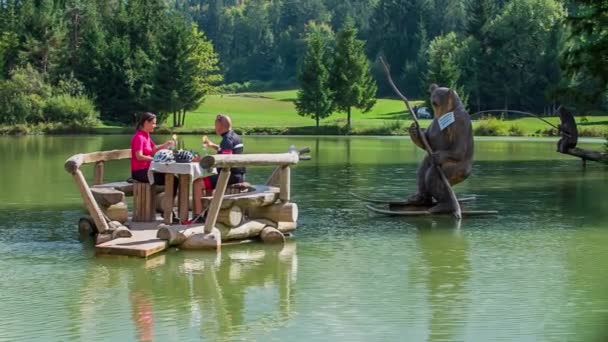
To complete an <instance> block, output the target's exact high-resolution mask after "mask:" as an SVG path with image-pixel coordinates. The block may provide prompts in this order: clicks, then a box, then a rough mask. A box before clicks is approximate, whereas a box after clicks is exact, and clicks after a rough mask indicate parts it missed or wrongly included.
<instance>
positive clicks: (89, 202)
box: [73, 169, 108, 233]
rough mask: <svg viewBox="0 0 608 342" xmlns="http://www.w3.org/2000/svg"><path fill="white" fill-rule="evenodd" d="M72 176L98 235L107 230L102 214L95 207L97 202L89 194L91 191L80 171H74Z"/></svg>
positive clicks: (97, 207)
mask: <svg viewBox="0 0 608 342" xmlns="http://www.w3.org/2000/svg"><path fill="white" fill-rule="evenodd" d="M73 176H74V180H75V181H76V185H77V186H78V190H80V195H81V196H82V200H83V201H84V204H85V206H86V208H87V211H88V212H89V215H90V216H91V218H92V219H93V222H94V223H95V226H96V227H97V231H98V232H99V233H104V232H105V231H106V230H108V223H107V222H106V219H105V218H104V217H103V212H102V211H101V209H100V208H99V206H98V205H97V202H96V201H95V198H94V197H93V194H92V193H91V189H90V188H89V185H88V184H87V181H86V180H85V179H84V175H83V174H82V171H80V169H76V171H75V172H74V173H73Z"/></svg>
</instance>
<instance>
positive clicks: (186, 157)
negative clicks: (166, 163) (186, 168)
mask: <svg viewBox="0 0 608 342" xmlns="http://www.w3.org/2000/svg"><path fill="white" fill-rule="evenodd" d="M174 155H175V162H176V163H191V162H192V159H194V154H193V153H192V152H191V151H187V150H179V151H177V152H175V154H174Z"/></svg>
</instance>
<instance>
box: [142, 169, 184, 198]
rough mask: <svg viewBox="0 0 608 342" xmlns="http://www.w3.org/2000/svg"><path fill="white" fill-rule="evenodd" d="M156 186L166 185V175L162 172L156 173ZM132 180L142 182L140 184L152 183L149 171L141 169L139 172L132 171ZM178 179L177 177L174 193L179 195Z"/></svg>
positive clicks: (174, 183)
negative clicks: (149, 178)
mask: <svg viewBox="0 0 608 342" xmlns="http://www.w3.org/2000/svg"><path fill="white" fill-rule="evenodd" d="M153 174H154V184H155V185H165V174H164V173H160V172H154V173H153ZM131 178H133V179H134V180H136V181H138V182H140V183H150V181H149V180H148V169H141V170H137V171H131ZM178 185H179V184H178V178H177V177H175V181H174V182H173V193H174V194H175V193H177V187H178Z"/></svg>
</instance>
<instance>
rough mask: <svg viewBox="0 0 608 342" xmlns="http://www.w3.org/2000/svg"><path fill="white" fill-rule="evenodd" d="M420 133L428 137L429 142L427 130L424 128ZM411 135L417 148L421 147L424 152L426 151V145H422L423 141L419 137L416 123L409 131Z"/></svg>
mask: <svg viewBox="0 0 608 342" xmlns="http://www.w3.org/2000/svg"><path fill="white" fill-rule="evenodd" d="M420 131H422V134H424V135H425V136H426V138H427V141H428V139H429V136H428V134H427V131H426V129H424V128H420ZM409 134H410V139H411V140H412V142H413V143H414V144H415V145H416V146H418V147H420V148H421V149H423V150H424V149H425V148H424V144H423V143H422V140H420V136H419V135H418V129H417V127H416V124H415V123H413V124H412V125H411V126H410V129H409Z"/></svg>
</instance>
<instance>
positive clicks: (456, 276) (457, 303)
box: [413, 218, 471, 341]
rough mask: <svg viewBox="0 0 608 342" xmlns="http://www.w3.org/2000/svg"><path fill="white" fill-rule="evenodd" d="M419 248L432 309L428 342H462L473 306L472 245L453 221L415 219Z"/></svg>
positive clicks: (446, 219)
mask: <svg viewBox="0 0 608 342" xmlns="http://www.w3.org/2000/svg"><path fill="white" fill-rule="evenodd" d="M413 224H414V225H415V227H416V230H417V234H416V238H417V245H418V247H419V248H420V251H421V254H422V258H421V259H422V261H423V262H424V269H425V271H426V272H425V274H423V275H421V278H422V279H424V281H425V282H426V284H427V285H426V288H427V291H428V292H429V294H428V297H429V298H428V301H429V306H430V308H431V314H430V316H429V320H430V322H429V323H428V325H429V329H430V332H429V336H428V339H427V341H456V340H463V338H462V336H463V334H464V328H465V322H466V319H465V317H466V313H467V310H468V306H469V304H470V299H469V298H468V296H469V290H468V289H467V287H468V284H467V282H468V280H469V278H470V277H471V261H470V259H469V244H468V242H467V240H466V239H465V238H464V237H463V236H462V234H461V233H462V232H461V230H460V225H461V221H458V220H454V219H452V218H438V219H428V218H423V219H416V220H414V222H413Z"/></svg>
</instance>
